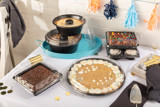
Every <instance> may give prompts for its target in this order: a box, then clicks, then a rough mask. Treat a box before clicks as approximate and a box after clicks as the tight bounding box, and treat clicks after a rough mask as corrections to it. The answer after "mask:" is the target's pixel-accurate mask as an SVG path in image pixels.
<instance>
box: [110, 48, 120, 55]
mask: <svg viewBox="0 0 160 107" xmlns="http://www.w3.org/2000/svg"><path fill="white" fill-rule="evenodd" d="M109 53H110V54H111V55H120V54H121V50H120V49H110V50H109Z"/></svg>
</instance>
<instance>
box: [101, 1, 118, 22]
mask: <svg viewBox="0 0 160 107" xmlns="http://www.w3.org/2000/svg"><path fill="white" fill-rule="evenodd" d="M104 7H105V10H104V15H105V17H106V18H107V20H108V19H112V18H113V17H116V16H117V12H116V8H117V6H115V5H114V3H113V0H111V1H110V3H109V4H105V5H104Z"/></svg>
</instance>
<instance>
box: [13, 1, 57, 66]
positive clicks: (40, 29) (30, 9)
mask: <svg viewBox="0 0 160 107" xmlns="http://www.w3.org/2000/svg"><path fill="white" fill-rule="evenodd" d="M15 2H16V5H17V7H18V8H19V10H20V12H21V14H22V16H23V18H24V21H25V23H26V32H25V35H24V37H23V38H22V40H21V41H20V43H19V44H18V46H17V47H16V48H14V49H13V52H14V56H15V60H16V64H17V63H19V62H20V61H21V60H23V59H24V58H25V57H26V56H28V54H30V53H31V52H32V51H34V50H35V49H36V48H37V47H38V46H37V45H36V43H35V41H36V40H37V39H40V40H44V36H45V34H46V33H47V32H48V31H49V30H51V29H53V28H55V27H54V25H53V24H52V20H53V18H54V17H56V16H58V14H59V10H58V0H15Z"/></svg>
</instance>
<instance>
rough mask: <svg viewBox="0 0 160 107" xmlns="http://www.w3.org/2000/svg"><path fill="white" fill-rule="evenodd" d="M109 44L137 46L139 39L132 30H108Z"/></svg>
mask: <svg viewBox="0 0 160 107" xmlns="http://www.w3.org/2000/svg"><path fill="white" fill-rule="evenodd" d="M107 38H108V42H109V45H121V46H126V45H129V46H136V45H137V39H136V36H135V34H134V33H132V32H108V34H107Z"/></svg>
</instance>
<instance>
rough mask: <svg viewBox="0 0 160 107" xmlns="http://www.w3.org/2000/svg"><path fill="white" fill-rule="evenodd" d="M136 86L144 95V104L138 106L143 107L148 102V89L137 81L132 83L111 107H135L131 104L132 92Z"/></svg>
mask: <svg viewBox="0 0 160 107" xmlns="http://www.w3.org/2000/svg"><path fill="white" fill-rule="evenodd" d="M134 84H137V85H138V86H139V88H140V90H141V93H142V103H141V104H138V105H137V106H138V107H143V105H144V103H145V102H146V101H147V87H146V86H144V85H142V84H140V83H138V82H136V81H133V82H132V83H130V84H129V85H128V86H127V87H126V88H125V89H124V91H123V92H122V93H121V94H120V96H119V97H118V98H117V99H116V100H115V101H114V102H113V103H112V104H111V105H110V107H135V104H133V103H131V102H130V91H131V88H132V87H133V85H134Z"/></svg>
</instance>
